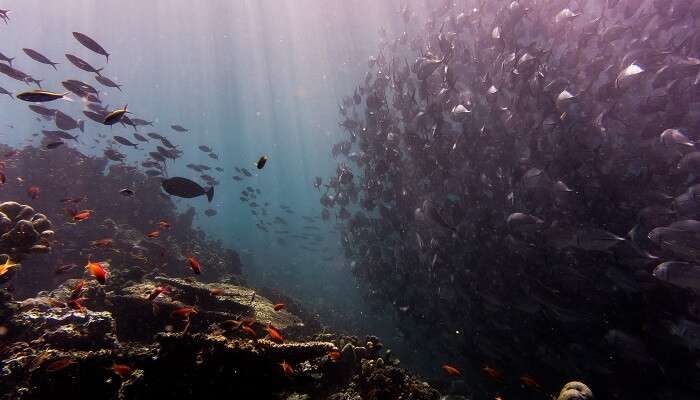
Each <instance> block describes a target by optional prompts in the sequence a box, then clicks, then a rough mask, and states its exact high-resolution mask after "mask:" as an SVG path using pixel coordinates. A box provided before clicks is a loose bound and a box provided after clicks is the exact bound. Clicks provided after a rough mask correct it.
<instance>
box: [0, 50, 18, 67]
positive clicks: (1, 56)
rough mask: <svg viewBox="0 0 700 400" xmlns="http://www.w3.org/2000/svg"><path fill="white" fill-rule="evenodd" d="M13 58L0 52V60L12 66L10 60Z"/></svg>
mask: <svg viewBox="0 0 700 400" xmlns="http://www.w3.org/2000/svg"><path fill="white" fill-rule="evenodd" d="M14 59H15V58H14V57H8V56H6V55H4V54H2V52H0V61H4V62H6V63H8V64H10V66H12V60H14Z"/></svg>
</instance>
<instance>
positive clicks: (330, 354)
mask: <svg viewBox="0 0 700 400" xmlns="http://www.w3.org/2000/svg"><path fill="white" fill-rule="evenodd" d="M341 357H342V354H340V352H339V351H338V350H331V351H329V352H328V358H330V359H331V360H333V361H340V358H341Z"/></svg>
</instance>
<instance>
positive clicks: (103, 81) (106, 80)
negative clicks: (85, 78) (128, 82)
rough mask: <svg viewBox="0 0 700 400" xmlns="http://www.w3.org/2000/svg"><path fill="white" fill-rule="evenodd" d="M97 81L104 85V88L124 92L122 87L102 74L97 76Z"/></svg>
mask: <svg viewBox="0 0 700 400" xmlns="http://www.w3.org/2000/svg"><path fill="white" fill-rule="evenodd" d="M95 80H96V81H97V82H99V83H100V84H102V85H103V86H107V87H111V88H116V89H119V91H120V92H121V90H122V85H120V84H118V83H115V82H114V81H112V80H111V79H109V78H107V77H104V76H102V75H100V74H97V75H95Z"/></svg>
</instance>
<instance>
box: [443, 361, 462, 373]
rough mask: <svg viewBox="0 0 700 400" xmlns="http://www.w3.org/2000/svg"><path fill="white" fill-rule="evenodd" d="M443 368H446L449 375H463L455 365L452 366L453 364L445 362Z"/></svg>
mask: <svg viewBox="0 0 700 400" xmlns="http://www.w3.org/2000/svg"><path fill="white" fill-rule="evenodd" d="M442 369H444V370H445V372H447V375H450V376H462V373H461V372H460V371H459V370H458V369H457V368H455V367H453V366H451V365H448V364H443V365H442Z"/></svg>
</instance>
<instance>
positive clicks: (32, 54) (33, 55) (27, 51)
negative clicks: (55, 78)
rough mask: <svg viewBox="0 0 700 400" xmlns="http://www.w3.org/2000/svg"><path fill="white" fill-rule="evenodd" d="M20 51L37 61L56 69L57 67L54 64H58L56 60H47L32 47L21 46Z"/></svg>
mask: <svg viewBox="0 0 700 400" xmlns="http://www.w3.org/2000/svg"><path fill="white" fill-rule="evenodd" d="M22 51H23V52H24V53H25V54H26V55H28V56H29V57H30V58H31V59H32V60H34V61H38V62H40V63H42V64H47V65H50V66H52V67H53V69H55V70H58V68H56V65H58V63H57V62H53V61H51V60H49V59H48V58H47V57H46V56H45V55H43V54H41V53H39V52H38V51H36V50H32V49H27V48H23V49H22Z"/></svg>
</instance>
